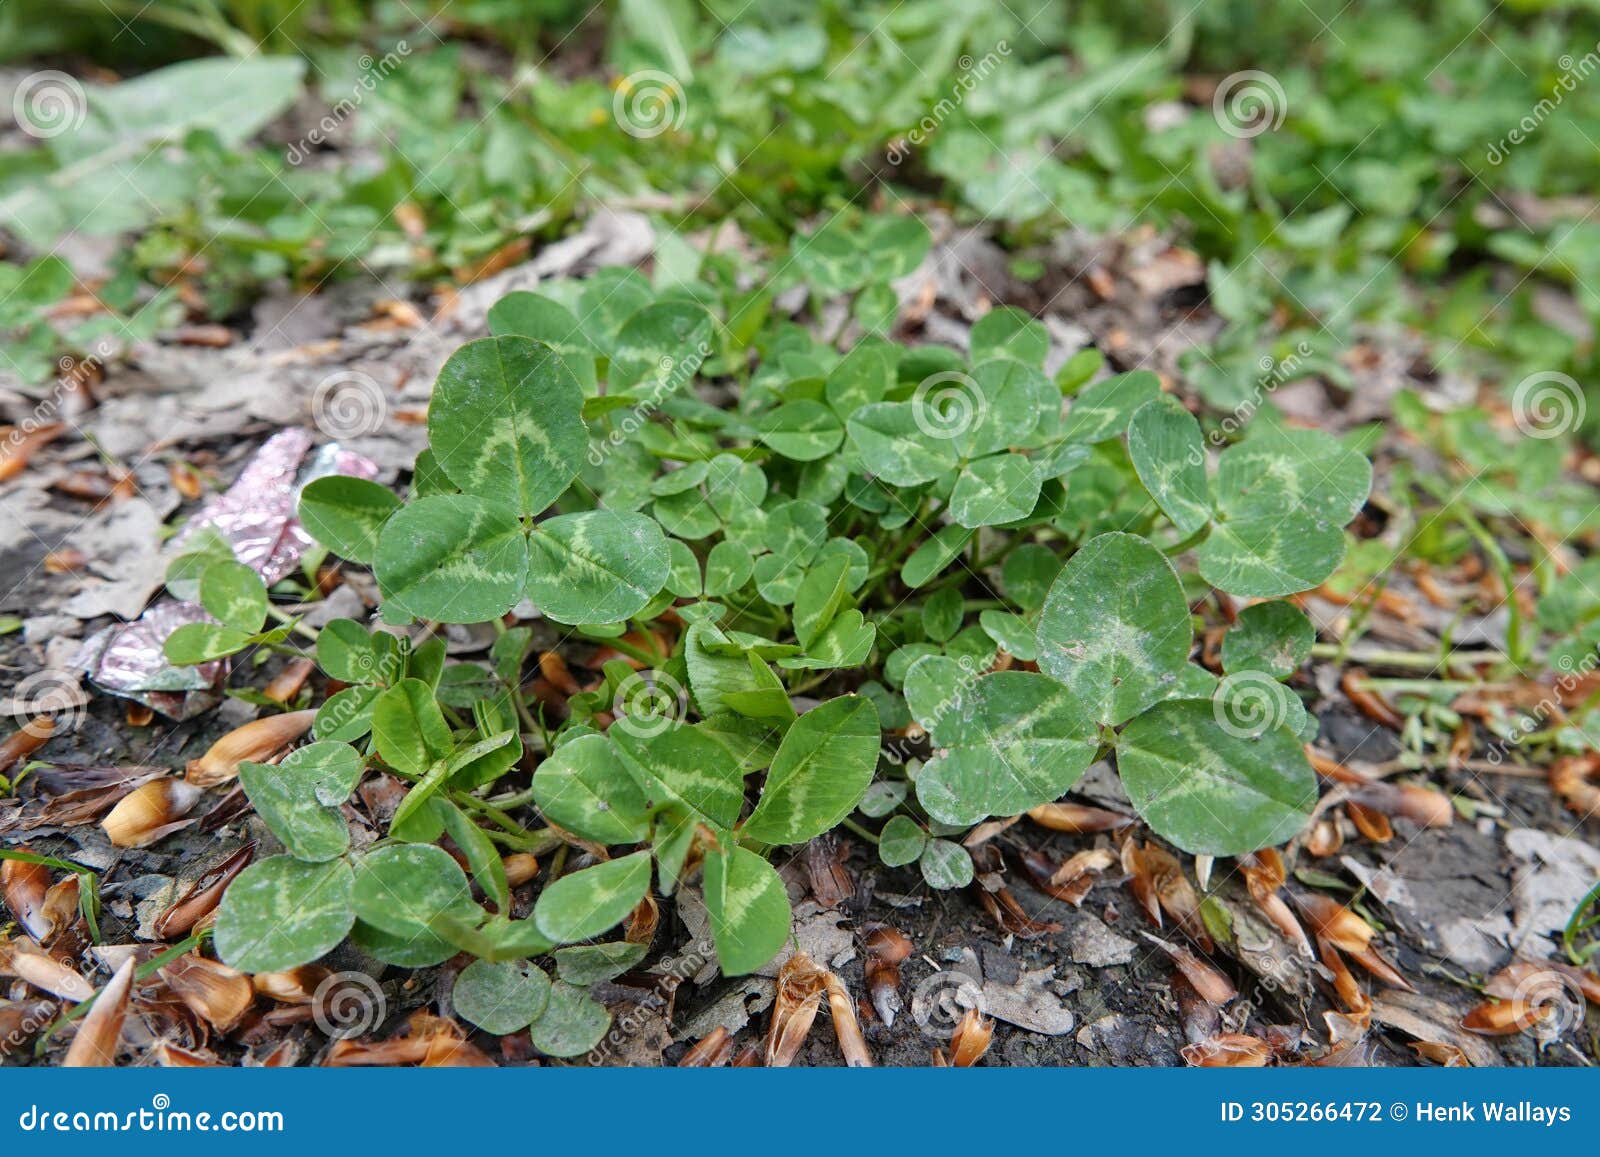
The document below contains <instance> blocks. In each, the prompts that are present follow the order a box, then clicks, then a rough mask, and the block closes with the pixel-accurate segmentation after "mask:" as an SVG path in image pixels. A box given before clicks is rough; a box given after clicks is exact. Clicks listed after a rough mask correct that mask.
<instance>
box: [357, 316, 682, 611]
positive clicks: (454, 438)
mask: <svg viewBox="0 0 1600 1157" xmlns="http://www.w3.org/2000/svg"><path fill="white" fill-rule="evenodd" d="M582 408H583V390H582V388H581V387H580V386H579V384H578V381H577V379H576V378H575V377H574V376H573V374H572V372H571V371H570V370H569V369H568V368H567V366H566V365H565V364H564V362H563V360H562V358H561V356H560V355H559V354H557V353H556V352H555V351H554V350H552V349H551V348H550V347H548V346H545V345H543V344H541V343H539V342H536V341H533V340H531V339H529V338H522V337H500V338H489V339H485V340H483V341H477V342H471V343H469V344H468V345H466V346H464V347H462V349H461V350H459V351H457V353H456V354H455V356H454V357H452V358H451V359H450V360H449V361H448V362H446V363H445V367H444V369H443V370H442V371H441V372H440V375H439V382H438V385H437V386H436V387H435V390H434V397H433V402H432V404H431V406H430V407H429V411H428V422H429V437H430V438H431V440H432V449H431V451H430V452H429V453H431V455H432V456H433V457H434V459H435V460H436V461H437V464H438V466H439V468H440V469H441V470H442V471H443V472H444V473H445V474H446V475H448V477H449V479H450V481H451V482H453V483H454V484H455V485H457V486H458V487H460V488H461V490H462V491H463V493H460V494H429V495H427V496H424V497H420V498H414V499H413V500H412V501H411V502H409V503H407V504H406V505H404V506H402V507H400V508H399V509H398V510H396V511H395V512H394V513H393V514H391V515H390V516H389V517H388V518H387V520H385V521H384V522H383V524H382V530H381V531H379V532H378V535H377V544H376V547H375V549H374V550H373V556H372V557H373V570H374V572H375V573H376V575H377V578H378V585H379V587H380V588H381V589H382V591H383V594H384V598H385V615H386V617H388V618H389V619H391V620H396V619H402V620H403V619H404V618H405V617H406V616H410V617H412V618H421V619H432V620H435V621H438V622H443V623H480V622H486V621H488V620H491V619H495V618H498V617H499V616H500V615H503V614H505V613H506V612H507V611H509V610H510V609H511V608H512V607H513V606H515V605H516V604H517V602H518V601H519V600H520V599H522V598H523V597H524V596H525V595H526V597H529V598H531V599H533V600H534V601H535V602H536V603H537V604H539V606H540V609H541V610H542V611H543V612H544V613H545V614H546V615H547V616H548V617H550V618H552V619H554V620H556V621H557V622H563V623H572V624H577V623H598V622H615V621H621V620H625V619H627V618H628V617H630V616H631V615H633V614H635V613H637V612H638V611H639V610H641V609H642V608H643V607H644V606H645V604H647V603H648V602H649V601H650V600H651V599H652V598H654V597H655V596H656V594H657V593H658V592H659V591H660V590H661V588H662V587H663V586H664V585H665V584H666V581H667V577H668V575H669V573H670V571H671V556H670V554H669V552H668V549H667V544H666V539H665V538H664V537H663V536H662V533H661V528H660V527H659V526H658V525H657V524H656V523H655V522H654V520H652V519H649V518H646V517H645V516H643V515H639V514H627V513H618V512H614V511H603V510H595V511H584V512H581V513H577V514H564V515H559V516H557V517H554V518H551V519H548V520H547V521H544V522H540V523H535V524H532V525H529V523H528V520H529V519H530V518H531V517H532V516H533V515H536V514H538V513H539V512H540V511H542V510H543V509H544V508H545V507H547V506H549V505H550V503H551V502H553V501H554V500H555V499H556V498H557V497H559V496H560V495H561V494H562V493H563V492H564V491H565V490H566V489H567V487H568V486H569V485H571V483H572V480H573V478H574V477H575V476H576V475H577V472H578V468H579V466H580V465H581V463H582V461H583V458H584V455H585V453H586V452H587V449H588V431H587V428H586V427H585V426H584V423H583V419H582V416H581V411H582ZM419 462H420V459H419ZM369 505H371V504H369ZM343 529H344V531H345V532H347V536H349V535H354V534H355V531H354V530H351V529H350V528H349V527H344V528H343Z"/></svg>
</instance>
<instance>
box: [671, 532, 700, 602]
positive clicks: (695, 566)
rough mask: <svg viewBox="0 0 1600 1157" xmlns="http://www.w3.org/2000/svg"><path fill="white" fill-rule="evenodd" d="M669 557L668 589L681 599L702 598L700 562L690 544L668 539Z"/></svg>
mask: <svg viewBox="0 0 1600 1157" xmlns="http://www.w3.org/2000/svg"><path fill="white" fill-rule="evenodd" d="M667 555H668V558H669V559H670V560H671V569H670V570H668V571H667V585H666V589H667V590H668V591H670V592H671V593H672V594H673V595H674V596H675V597H677V598H680V599H693V598H698V597H699V596H700V588H701V581H700V560H699V559H698V558H696V557H695V554H694V551H693V550H692V549H691V548H690V546H689V544H688V543H686V542H684V541H682V540H681V539H677V538H669V539H667Z"/></svg>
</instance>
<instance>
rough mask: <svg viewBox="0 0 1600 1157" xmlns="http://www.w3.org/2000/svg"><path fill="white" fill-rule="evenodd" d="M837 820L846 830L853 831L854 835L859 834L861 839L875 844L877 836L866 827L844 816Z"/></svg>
mask: <svg viewBox="0 0 1600 1157" xmlns="http://www.w3.org/2000/svg"><path fill="white" fill-rule="evenodd" d="M839 822H840V824H841V825H843V826H844V827H845V828H847V829H848V830H850V831H852V832H854V833H855V834H856V835H858V836H860V837H861V838H862V839H864V840H866V841H867V843H869V844H873V845H876V844H877V842H878V837H877V836H875V835H873V834H872V833H871V832H869V831H868V830H867V829H866V828H864V827H862V826H861V825H860V824H858V823H856V821H855V820H853V819H849V818H846V819H843V820H840V821H839Z"/></svg>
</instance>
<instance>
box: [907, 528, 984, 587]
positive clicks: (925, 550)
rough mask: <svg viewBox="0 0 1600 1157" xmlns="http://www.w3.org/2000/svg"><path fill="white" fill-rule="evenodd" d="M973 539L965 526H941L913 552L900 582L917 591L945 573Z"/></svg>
mask: <svg viewBox="0 0 1600 1157" xmlns="http://www.w3.org/2000/svg"><path fill="white" fill-rule="evenodd" d="M971 538H972V531H971V530H969V529H968V528H967V527H964V526H941V527H940V528H939V529H938V530H936V531H935V532H934V534H933V537H931V538H929V539H928V540H927V541H926V542H924V543H923V544H922V545H921V546H919V547H917V549H916V550H914V551H912V552H911V554H910V556H909V557H908V558H907V559H906V561H905V564H904V565H903V566H901V568H900V581H901V582H903V583H905V584H906V586H908V587H911V588H912V589H913V590H915V589H916V588H917V587H920V586H922V585H923V584H924V583H927V582H931V581H932V580H933V579H935V578H937V577H938V576H939V575H941V574H943V573H944V569H945V568H946V567H947V566H949V565H950V564H951V563H952V562H954V561H955V559H956V556H957V555H959V554H960V553H961V551H962V550H963V549H964V548H965V547H966V545H967V543H968V542H969V541H970V540H971Z"/></svg>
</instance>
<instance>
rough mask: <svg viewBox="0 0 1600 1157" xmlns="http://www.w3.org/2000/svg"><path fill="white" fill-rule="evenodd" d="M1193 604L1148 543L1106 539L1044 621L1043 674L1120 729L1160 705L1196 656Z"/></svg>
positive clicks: (1081, 555)
mask: <svg viewBox="0 0 1600 1157" xmlns="http://www.w3.org/2000/svg"><path fill="white" fill-rule="evenodd" d="M1192 641H1193V629H1192V627H1191V626H1190V622H1189V604H1188V600H1186V599H1185V598H1184V595H1183V587H1182V585H1181V584H1180V583H1179V582H1178V576H1177V574H1176V573H1174V572H1173V569H1172V564H1171V563H1169V562H1168V561H1167V559H1166V557H1165V556H1164V555H1163V554H1162V553H1161V552H1160V551H1159V550H1157V549H1156V548H1155V547H1154V546H1152V545H1151V544H1150V543H1149V542H1147V541H1146V540H1145V539H1142V538H1139V537H1137V536H1136V535H1131V534H1102V535H1100V536H1099V537H1098V538H1095V539H1092V540H1091V541H1089V542H1088V543H1086V544H1085V545H1084V546H1083V547H1082V548H1081V549H1080V550H1079V551H1078V553H1076V554H1075V555H1073V556H1072V558H1070V559H1069V560H1068V561H1067V565H1066V566H1065V567H1063V568H1062V571H1061V575H1060V577H1058V578H1057V579H1056V581H1055V583H1054V585H1053V586H1051V588H1050V595H1049V597H1048V598H1047V599H1046V600H1045V604H1044V610H1043V611H1042V612H1041V613H1040V617H1039V669H1040V670H1041V671H1044V672H1045V673H1046V674H1049V675H1052V676H1054V677H1055V678H1057V679H1059V680H1060V681H1061V682H1062V683H1064V684H1066V687H1067V689H1068V691H1070V692H1071V693H1072V695H1073V696H1074V697H1076V698H1077V699H1078V700H1079V701H1081V702H1082V703H1083V704H1084V706H1085V707H1086V708H1087V710H1088V711H1089V713H1090V715H1091V716H1092V717H1093V718H1094V719H1095V720H1097V721H1099V722H1101V723H1106V724H1113V725H1115V724H1119V723H1122V722H1124V721H1125V720H1127V719H1130V718H1132V717H1133V716H1134V715H1137V714H1138V713H1139V712H1140V711H1142V710H1144V709H1145V708H1146V707H1148V706H1150V704H1152V703H1154V702H1156V701H1157V700H1159V699H1161V698H1162V697H1163V695H1164V693H1165V690H1166V688H1167V687H1169V686H1170V685H1171V684H1172V682H1173V681H1174V680H1175V679H1176V678H1177V677H1178V674H1179V672H1180V671H1182V669H1183V667H1184V665H1185V663H1186V662H1187V660H1188V657H1189V646H1190V643H1191V642H1192Z"/></svg>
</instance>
